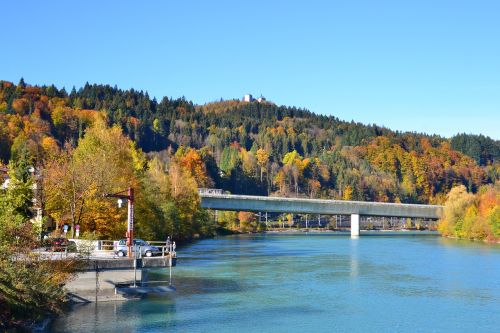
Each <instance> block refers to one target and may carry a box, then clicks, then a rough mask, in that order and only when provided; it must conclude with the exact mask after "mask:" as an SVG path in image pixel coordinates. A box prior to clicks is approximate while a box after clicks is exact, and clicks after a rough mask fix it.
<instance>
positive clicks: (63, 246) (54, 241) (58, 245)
mask: <svg viewBox="0 0 500 333" xmlns="http://www.w3.org/2000/svg"><path fill="white" fill-rule="evenodd" d="M45 250H46V251H54V252H56V251H68V252H75V251H76V243H75V242H73V241H70V240H68V239H67V238H64V237H56V238H49V239H47V240H45Z"/></svg>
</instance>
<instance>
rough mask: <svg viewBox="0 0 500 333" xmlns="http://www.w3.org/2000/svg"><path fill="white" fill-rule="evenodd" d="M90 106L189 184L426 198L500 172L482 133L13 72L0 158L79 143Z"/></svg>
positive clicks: (4, 98)
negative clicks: (34, 78) (183, 170)
mask: <svg viewBox="0 0 500 333" xmlns="http://www.w3.org/2000/svg"><path fill="white" fill-rule="evenodd" d="M99 114H105V115H106V120H107V122H108V125H110V126H111V125H115V124H116V125H119V126H120V127H121V128H122V130H123V132H124V133H125V134H126V135H128V136H129V137H130V138H131V139H133V140H134V141H135V142H136V143H137V145H138V146H139V147H140V148H142V150H143V151H145V152H148V153H150V154H151V155H156V156H157V157H159V158H160V159H161V160H162V161H164V162H165V163H168V161H169V158H170V157H171V156H173V155H174V154H175V155H176V156H177V157H182V158H183V160H184V161H185V166H186V167H187V168H190V169H191V171H192V173H193V175H194V176H195V177H196V178H197V181H198V186H215V187H221V188H224V189H226V190H228V191H231V192H232V193H247V194H279V195H287V196H307V197H322V198H338V199H352V200H375V201H391V202H398V201H402V202H423V203H425V202H431V203H436V202H443V201H444V196H445V194H446V193H447V192H448V191H449V190H450V189H451V187H452V186H454V185H457V184H464V185H465V186H466V187H467V188H468V189H470V190H472V191H475V190H477V189H478V188H479V186H480V185H482V184H486V183H492V182H494V181H496V180H497V179H498V178H499V171H500V167H499V165H500V162H499V157H500V142H499V141H498V140H496V141H495V140H492V139H491V138H489V137H484V136H482V135H468V134H459V135H457V136H455V137H453V138H451V139H447V138H443V137H439V136H430V135H425V134H417V133H401V132H395V131H392V130H389V129H386V128H383V127H379V126H376V125H364V124H360V123H355V122H346V121H342V120H339V119H338V118H336V117H333V116H322V115H315V114H314V113H311V112H310V111H308V110H305V109H299V108H295V107H286V106H278V105H276V104H274V103H271V102H263V103H259V102H250V103H248V102H241V101H237V100H230V101H221V102H216V103H209V104H206V105H194V104H193V103H192V102H190V101H188V100H186V99H185V98H178V99H169V98H167V97H164V98H163V99H162V100H161V101H157V100H156V99H154V98H153V99H151V98H150V97H149V96H148V94H147V93H144V92H142V91H136V90H133V89H131V90H120V89H118V88H116V87H111V86H109V85H90V84H86V85H85V86H84V87H83V88H81V89H78V90H76V89H74V88H73V89H72V90H71V91H70V92H67V91H65V90H64V89H58V88H56V87H54V86H41V87H39V86H30V85H27V84H26V83H25V82H24V81H23V80H21V81H20V82H19V83H18V84H17V85H16V84H13V83H10V82H7V81H0V160H1V161H3V162H4V163H7V161H8V160H9V159H10V158H11V154H12V153H15V149H16V144H19V142H21V141H23V142H26V141H28V143H29V145H28V146H29V147H30V151H31V155H32V156H33V159H34V163H37V164H41V163H42V161H43V159H44V155H45V154H48V152H49V151H50V150H51V149H60V148H62V147H64V146H66V147H69V146H75V145H77V143H78V139H79V138H81V137H82V136H83V135H84V133H85V130H86V128H88V127H89V126H90V125H91V124H92V122H93V121H94V119H95V117H96V116H97V115H99Z"/></svg>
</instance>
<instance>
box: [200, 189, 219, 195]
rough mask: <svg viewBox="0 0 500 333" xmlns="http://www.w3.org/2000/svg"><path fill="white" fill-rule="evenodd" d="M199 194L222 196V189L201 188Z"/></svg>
mask: <svg viewBox="0 0 500 333" xmlns="http://www.w3.org/2000/svg"><path fill="white" fill-rule="evenodd" d="M198 194H210V195H222V194H223V192H222V189H219V188H199V189H198Z"/></svg>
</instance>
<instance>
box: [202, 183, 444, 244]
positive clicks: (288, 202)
mask: <svg viewBox="0 0 500 333" xmlns="http://www.w3.org/2000/svg"><path fill="white" fill-rule="evenodd" d="M199 193H200V197H201V207H202V208H208V209H214V210H232V211H249V212H275V213H295V214H322V215H337V214H338V215H350V216H351V235H352V236H359V216H360V215H367V216H386V217H410V218H424V219H439V218H441V216H442V214H443V206H434V205H414V204H401V203H382V202H366V201H342V200H319V199H302V198H280V197H263V196H249V195H233V194H222V191H218V190H200V192H199Z"/></svg>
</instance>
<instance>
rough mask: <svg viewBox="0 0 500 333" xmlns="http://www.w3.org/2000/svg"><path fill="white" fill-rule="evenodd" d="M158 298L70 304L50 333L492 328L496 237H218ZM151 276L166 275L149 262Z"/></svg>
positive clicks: (189, 255)
mask: <svg viewBox="0 0 500 333" xmlns="http://www.w3.org/2000/svg"><path fill="white" fill-rule="evenodd" d="M179 257H180V258H179V260H178V266H177V267H175V268H174V269H173V285H174V286H175V287H176V291H175V292H173V293H171V294H169V295H168V296H162V297H152V296H150V297H148V298H147V299H142V300H132V301H126V302H114V303H99V304H89V305H83V306H78V307H75V309H74V311H72V312H70V313H69V314H68V315H67V316H64V317H61V318H60V319H58V320H57V321H56V322H54V324H53V325H52V327H51V328H50V330H51V331H53V332H167V331H168V332H170V331H172V332H238V333H244V332H301V333H304V332H367V331H369V332H499V330H500V246H498V245H488V244H483V243H478V242H469V241H458V240H451V239H443V238H441V237H439V236H436V235H423V234H417V235H413V234H403V235H401V234H399V235H393V234H386V233H378V234H377V235H371V234H368V235H363V236H361V237H360V238H358V239H351V238H350V237H349V236H348V235H339V234H333V233H296V234H272V233H268V234H262V235H240V236H227V237H220V238H217V239H207V240H202V241H198V242H196V243H194V244H192V245H189V246H187V247H183V248H182V249H180V251H179ZM153 278H154V279H165V280H166V279H168V271H167V270H159V271H158V272H156V273H155V276H153Z"/></svg>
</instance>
